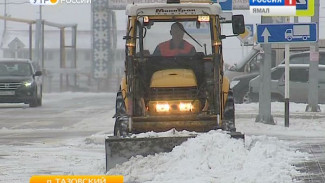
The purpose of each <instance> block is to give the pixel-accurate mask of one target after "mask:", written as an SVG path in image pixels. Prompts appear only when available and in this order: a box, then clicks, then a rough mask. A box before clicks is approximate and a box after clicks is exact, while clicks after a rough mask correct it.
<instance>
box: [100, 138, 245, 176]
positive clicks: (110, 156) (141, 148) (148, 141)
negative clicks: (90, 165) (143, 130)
mask: <svg viewBox="0 0 325 183" xmlns="http://www.w3.org/2000/svg"><path fill="white" fill-rule="evenodd" d="M228 134H229V135H230V136H231V137H232V138H235V139H244V134H242V133H240V132H229V133H228ZM194 137H196V135H194V134H191V135H187V136H172V137H145V138H121V137H116V136H109V137H107V138H106V139H105V151H106V172H107V171H109V170H110V169H111V168H114V167H115V166H116V165H117V164H122V163H124V162H126V161H128V160H129V159H130V158H131V157H132V156H137V155H141V156H148V155H154V154H156V153H161V152H171V151H172V150H173V148H174V147H176V146H178V145H181V144H182V143H183V142H185V141H186V140H187V139H189V138H194Z"/></svg>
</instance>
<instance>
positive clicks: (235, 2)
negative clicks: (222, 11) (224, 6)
mask: <svg viewBox="0 0 325 183" xmlns="http://www.w3.org/2000/svg"><path fill="white" fill-rule="evenodd" d="M232 9H233V10H249V0H232Z"/></svg>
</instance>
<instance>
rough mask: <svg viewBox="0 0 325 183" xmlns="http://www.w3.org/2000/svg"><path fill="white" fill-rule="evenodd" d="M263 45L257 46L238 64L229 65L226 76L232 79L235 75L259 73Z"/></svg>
mask: <svg viewBox="0 0 325 183" xmlns="http://www.w3.org/2000/svg"><path fill="white" fill-rule="evenodd" d="M260 50H261V47H260V46H259V45H258V46H255V47H254V48H252V49H251V51H250V52H249V53H248V54H247V56H245V57H244V58H243V59H242V60H241V61H240V62H239V63H238V64H234V65H232V66H229V68H227V69H226V70H225V76H227V77H228V79H229V80H230V81H231V80H232V79H233V78H234V77H237V76H241V75H246V74H250V73H257V72H258V71H259V62H260V59H261V54H260Z"/></svg>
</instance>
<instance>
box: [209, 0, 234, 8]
mask: <svg viewBox="0 0 325 183" xmlns="http://www.w3.org/2000/svg"><path fill="white" fill-rule="evenodd" d="M212 2H214V3H219V4H220V6H221V9H222V10H232V0H212Z"/></svg>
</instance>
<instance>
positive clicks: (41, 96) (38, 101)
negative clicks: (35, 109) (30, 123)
mask: <svg viewBox="0 0 325 183" xmlns="http://www.w3.org/2000/svg"><path fill="white" fill-rule="evenodd" d="M42 98H43V88H42V87H41V90H40V94H39V97H38V98H37V105H38V106H42Z"/></svg>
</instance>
